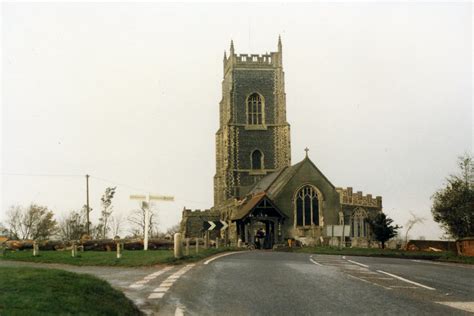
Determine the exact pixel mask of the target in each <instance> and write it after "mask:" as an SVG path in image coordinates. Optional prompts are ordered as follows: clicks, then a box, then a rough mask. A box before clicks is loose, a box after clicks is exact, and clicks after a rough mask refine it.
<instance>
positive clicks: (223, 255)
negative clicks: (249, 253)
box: [204, 251, 246, 264]
mask: <svg viewBox="0 0 474 316" xmlns="http://www.w3.org/2000/svg"><path fill="white" fill-rule="evenodd" d="M244 252H246V251H234V252H227V253H223V254H222V255H219V256H216V257H213V258H211V259H208V260H207V261H205V262H204V264H209V263H210V262H212V261H214V260H216V259H219V258H222V257H225V256H230V255H234V254H236V253H244Z"/></svg>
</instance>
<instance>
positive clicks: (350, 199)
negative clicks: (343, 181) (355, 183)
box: [336, 187, 382, 208]
mask: <svg viewBox="0 0 474 316" xmlns="http://www.w3.org/2000/svg"><path fill="white" fill-rule="evenodd" d="M336 190H337V192H338V193H339V198H340V202H341V204H343V205H356V206H366V207H377V208H382V197H381V196H376V197H375V198H373V197H372V194H367V195H363V193H362V191H357V192H355V193H354V192H353V191H352V188H351V187H348V188H346V189H344V188H336Z"/></svg>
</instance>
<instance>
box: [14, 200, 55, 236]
mask: <svg viewBox="0 0 474 316" xmlns="http://www.w3.org/2000/svg"><path fill="white" fill-rule="evenodd" d="M7 225H8V226H9V230H10V234H11V237H12V238H15V239H47V238H49V237H50V236H52V235H54V234H55V233H56V231H57V222H56V220H55V219H54V214H53V212H52V211H50V210H48V208H47V207H45V206H40V205H36V204H31V205H30V206H29V207H28V208H23V207H21V206H12V207H11V208H10V210H9V212H8V214H7Z"/></svg>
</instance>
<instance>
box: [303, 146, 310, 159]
mask: <svg viewBox="0 0 474 316" xmlns="http://www.w3.org/2000/svg"><path fill="white" fill-rule="evenodd" d="M304 151H305V152H306V157H308V151H309V148H308V147H306V148H305V149H304Z"/></svg>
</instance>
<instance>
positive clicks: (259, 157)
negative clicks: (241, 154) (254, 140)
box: [250, 149, 263, 170]
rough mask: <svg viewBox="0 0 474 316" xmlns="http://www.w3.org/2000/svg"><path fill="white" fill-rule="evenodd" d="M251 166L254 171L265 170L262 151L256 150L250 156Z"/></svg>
mask: <svg viewBox="0 0 474 316" xmlns="http://www.w3.org/2000/svg"><path fill="white" fill-rule="evenodd" d="M250 159H251V162H250V164H251V166H252V169H254V170H259V169H263V154H262V152H261V151H260V150H258V149H255V150H254V151H253V152H252V154H251V155H250Z"/></svg>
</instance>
